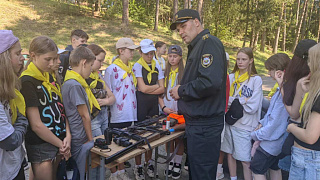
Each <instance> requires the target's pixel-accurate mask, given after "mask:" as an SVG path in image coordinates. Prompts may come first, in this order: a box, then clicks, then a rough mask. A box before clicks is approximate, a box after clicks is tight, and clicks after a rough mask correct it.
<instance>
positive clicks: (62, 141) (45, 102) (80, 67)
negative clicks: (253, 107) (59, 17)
mask: <svg viewBox="0 0 320 180" xmlns="http://www.w3.org/2000/svg"><path fill="white" fill-rule="evenodd" d="M0 37H1V38H2V41H3V44H4V45H3V46H1V47H0V48H1V53H0V55H1V60H0V62H1V70H2V71H1V74H2V75H1V77H0V80H1V81H2V82H1V84H2V86H1V91H0V94H1V95H0V97H1V98H0V101H1V108H0V109H1V114H0V115H1V121H0V123H1V126H0V128H1V131H0V147H1V148H0V163H1V167H2V168H1V170H0V176H1V177H4V179H24V171H23V166H22V161H23V159H24V156H25V152H24V148H23V146H22V142H23V141H25V148H26V150H27V156H28V161H29V162H30V163H31V168H30V174H29V177H30V179H55V178H56V177H55V176H56V171H57V166H58V164H59V162H60V161H61V160H62V159H65V160H68V159H69V158H70V157H72V159H73V160H74V161H75V162H76V164H77V168H78V170H79V173H80V179H84V178H85V172H86V159H87V156H88V153H89V152H90V149H91V148H92V147H93V146H94V142H93V137H96V136H99V135H102V134H103V133H104V130H105V129H106V128H107V127H111V128H126V127H129V126H131V125H133V123H134V122H137V121H143V120H145V119H146V118H148V117H152V116H155V115H159V114H160V112H163V113H167V114H169V113H176V112H177V103H176V101H174V100H173V99H171V98H170V96H169V95H168V94H167V93H168V92H169V90H170V89H171V88H172V87H173V86H174V85H176V84H177V83H179V81H180V79H181V77H182V75H183V61H182V49H181V47H180V46H177V45H174V46H170V47H169V50H168V52H169V53H168V56H169V61H168V62H167V63H166V62H165V61H164V59H163V58H162V57H161V56H162V55H164V54H166V44H165V43H163V42H158V43H157V45H156V47H157V49H156V47H155V46H154V44H153V41H152V40H150V39H144V40H142V41H141V42H140V45H139V46H138V45H135V44H134V42H133V41H132V40H131V39H130V38H121V39H119V40H118V42H117V43H116V50H117V53H118V56H117V57H116V58H115V59H114V61H113V63H112V64H111V65H110V66H108V68H107V69H106V70H105V75H104V77H103V76H102V75H101V73H100V72H99V69H100V68H101V66H102V62H103V61H104V60H105V56H106V52H105V50H104V49H103V48H102V47H100V46H98V45H96V44H90V45H86V43H87V40H88V39H89V36H88V35H87V34H86V33H85V32H84V31H82V30H74V31H72V33H71V45H70V46H68V47H67V48H66V50H67V51H65V50H60V49H58V47H57V45H56V44H55V42H54V41H53V40H52V39H50V38H49V37H47V36H38V37H35V38H34V39H33V40H32V42H31V43H30V47H29V55H30V59H29V61H28V63H27V64H26V66H25V67H23V64H24V60H25V59H24V57H23V56H22V54H21V51H22V49H21V45H20V43H19V39H18V38H17V37H15V36H14V35H13V33H12V31H8V30H1V31H0ZM137 49H138V50H139V53H140V55H141V58H140V59H139V60H138V61H137V62H136V63H135V64H134V65H133V63H132V62H131V61H132V60H133V54H134V52H135V50H137ZM159 49H161V50H159ZM159 51H160V53H159ZM156 52H158V53H157V55H156V54H155V53H156ZM161 60H162V61H161ZM165 63H166V64H165ZM164 74H166V76H164ZM165 92H166V93H165ZM108 107H110V114H109V111H108ZM28 124H29V126H28ZM181 149H182V153H183V147H182V148H181ZM182 153H180V154H179V155H177V157H176V158H175V159H176V161H175V159H173V160H172V163H171V164H170V165H172V167H171V169H173V163H175V167H178V169H177V168H176V169H175V171H174V173H172V175H173V177H174V178H176V179H177V178H179V177H180V174H181V160H182ZM151 157H152V151H148V152H147V153H146V156H145V162H146V165H147V166H148V168H147V174H148V175H149V176H150V177H154V176H155V174H154V167H153V162H152V161H151ZM135 159H136V166H135V169H134V174H135V178H136V179H144V177H145V175H144V168H143V165H142V162H141V156H137V157H136V158H135ZM9 162H10V163H9ZM12 162H15V163H12ZM171 169H170V170H171ZM97 171H98V169H95V170H94V171H93V172H94V173H92V175H90V179H95V178H96V175H97V174H98V172H97ZM170 175H171V174H170ZM110 179H112V180H116V179H130V178H129V177H128V174H127V172H126V171H125V168H124V164H119V165H118V166H117V168H112V169H111V177H110Z"/></svg>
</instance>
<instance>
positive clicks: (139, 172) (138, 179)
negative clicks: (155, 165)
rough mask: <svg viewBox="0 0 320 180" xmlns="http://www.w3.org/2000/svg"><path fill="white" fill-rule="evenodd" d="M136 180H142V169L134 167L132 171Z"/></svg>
mask: <svg viewBox="0 0 320 180" xmlns="http://www.w3.org/2000/svg"><path fill="white" fill-rule="evenodd" d="M133 173H134V175H135V178H136V180H144V172H143V167H138V166H136V167H135V168H134V170H133Z"/></svg>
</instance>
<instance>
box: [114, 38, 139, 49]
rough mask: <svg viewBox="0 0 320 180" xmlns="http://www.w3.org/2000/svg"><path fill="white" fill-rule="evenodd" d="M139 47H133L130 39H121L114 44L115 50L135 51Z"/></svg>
mask: <svg viewBox="0 0 320 180" xmlns="http://www.w3.org/2000/svg"><path fill="white" fill-rule="evenodd" d="M138 47H139V46H137V45H135V44H134V42H133V41H132V39H130V38H121V39H119V40H118V41H117V43H116V49H120V48H128V49H137V48H138Z"/></svg>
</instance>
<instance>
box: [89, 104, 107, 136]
mask: <svg viewBox="0 0 320 180" xmlns="http://www.w3.org/2000/svg"><path fill="white" fill-rule="evenodd" d="M107 127H108V108H107V106H102V107H101V111H100V112H99V114H98V115H97V117H95V118H94V119H93V120H92V121H91V130H92V136H93V137H97V136H100V135H103V134H104V130H105V129H107Z"/></svg>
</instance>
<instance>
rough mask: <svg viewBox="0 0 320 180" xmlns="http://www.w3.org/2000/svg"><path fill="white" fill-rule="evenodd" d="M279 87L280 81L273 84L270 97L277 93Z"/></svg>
mask: <svg viewBox="0 0 320 180" xmlns="http://www.w3.org/2000/svg"><path fill="white" fill-rule="evenodd" d="M278 87H279V85H278V83H276V84H275V85H274V86H273V88H272V89H271V91H270V92H269V94H268V98H271V97H272V96H273V95H274V93H276V91H277V88H278Z"/></svg>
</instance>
